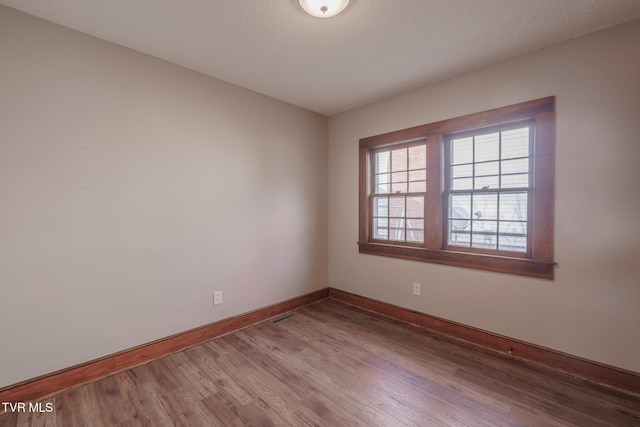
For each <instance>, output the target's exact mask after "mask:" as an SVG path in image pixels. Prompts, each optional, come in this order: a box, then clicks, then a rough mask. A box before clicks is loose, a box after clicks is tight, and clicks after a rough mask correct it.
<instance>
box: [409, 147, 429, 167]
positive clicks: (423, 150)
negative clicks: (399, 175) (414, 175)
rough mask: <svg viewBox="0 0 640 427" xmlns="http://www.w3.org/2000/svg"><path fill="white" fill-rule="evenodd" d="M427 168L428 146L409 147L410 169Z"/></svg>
mask: <svg viewBox="0 0 640 427" xmlns="http://www.w3.org/2000/svg"><path fill="white" fill-rule="evenodd" d="M426 167H427V146H426V145H416V146H414V147H409V169H425V168H426Z"/></svg>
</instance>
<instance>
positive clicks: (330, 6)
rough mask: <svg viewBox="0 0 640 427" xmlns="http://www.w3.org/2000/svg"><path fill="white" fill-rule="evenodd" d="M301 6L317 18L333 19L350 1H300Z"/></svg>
mask: <svg viewBox="0 0 640 427" xmlns="http://www.w3.org/2000/svg"><path fill="white" fill-rule="evenodd" d="M298 3H300V6H301V7H302V8H303V9H304V11H305V12H307V13H308V14H309V15H311V16H315V17H316V18H331V17H332V16H336V15H337V14H339V13H340V12H342V11H343V10H344V8H345V7H347V5H348V4H349V0H298Z"/></svg>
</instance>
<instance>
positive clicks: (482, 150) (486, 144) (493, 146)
mask: <svg viewBox="0 0 640 427" xmlns="http://www.w3.org/2000/svg"><path fill="white" fill-rule="evenodd" d="M499 135H500V134H499V133H498V132H496V133H489V134H486V135H478V136H476V137H475V138H474V145H475V158H474V160H475V161H476V162H486V161H488V160H498V159H499V152H498V149H499V147H500V144H499V140H500V138H499Z"/></svg>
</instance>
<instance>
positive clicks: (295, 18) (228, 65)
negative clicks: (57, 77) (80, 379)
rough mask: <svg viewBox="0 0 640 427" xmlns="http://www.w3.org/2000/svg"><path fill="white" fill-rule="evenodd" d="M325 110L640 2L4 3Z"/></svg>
mask: <svg viewBox="0 0 640 427" xmlns="http://www.w3.org/2000/svg"><path fill="white" fill-rule="evenodd" d="M0 4H4V5H7V6H10V7H13V8H15V9H18V10H21V11H24V12H27V13H30V14H32V15H35V16H38V17H41V18H44V19H47V20H50V21H53V22H56V23H59V24H62V25H65V26H67V27H69V28H73V29H75V30H78V31H81V32H84V33H87V34H91V35H93V36H96V37H99V38H101V39H104V40H108V41H111V42H114V43H117V44H120V45H123V46H126V47H129V48H131V49H135V50H137V51H140V52H144V53H147V54H149V55H153V56H156V57H158V58H162V59H165V60H167V61H171V62H173V63H176V64H179V65H182V66H184V67H187V68H190V69H193V70H197V71H200V72H202V73H204V74H208V75H210V76H213V77H216V78H219V79H222V80H225V81H228V82H230V83H234V84H236V85H239V86H242V87H245V88H248V89H252V90H254V91H256V92H260V93H263V94H266V95H269V96H272V97H274V98H277V99H280V100H283V101H286V102H289V103H291V104H295V105H298V106H301V107H304V108H308V109H310V110H313V111H317V112H319V113H322V114H326V115H332V114H335V113H338V112H341V111H345V110H348V109H350V108H353V107H357V106H359V105H363V104H367V103H369V102H373V101H376V100H379V99H382V98H384V97H387V96H390V95H394V94H397V93H400V92H404V91H406V90H410V89H413V88H416V87H419V86H422V85H425V84H429V83H433V82H436V81H438V80H442V79H444V78H448V77H451V76H454V75H457V74H461V73H464V72H467V71H471V70H473V69H477V68H480V67H483V66H486V65H489V64H492V63H495V62H498V61H501V60H504V59H507V58H511V57H515V56H518V55H521V54H524V53H527V52H531V51H533V50H536V49H540V48H543V47H546V46H550V45H552V44H555V43H558V42H561V41H564V40H568V39H570V38H574V37H577V36H580V35H583V34H587V33H590V32H593V31H597V30H600V29H603V28H607V27H610V26H613V25H617V24H620V23H623V22H626V21H629V20H632V19H636V18H640V0H351V4H350V5H349V7H348V8H347V9H346V10H345V11H344V12H343V13H342V14H341V15H338V16H336V17H334V18H330V19H317V18H313V17H311V16H308V15H306V14H305V13H304V12H303V11H302V9H301V8H300V7H299V5H298V3H297V0H0Z"/></svg>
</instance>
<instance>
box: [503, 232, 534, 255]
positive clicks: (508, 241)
mask: <svg viewBox="0 0 640 427" xmlns="http://www.w3.org/2000/svg"><path fill="white" fill-rule="evenodd" d="M498 245H499V249H500V250H503V251H513V252H527V238H526V237H519V236H507V235H502V234H501V235H500V238H499V242H498Z"/></svg>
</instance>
